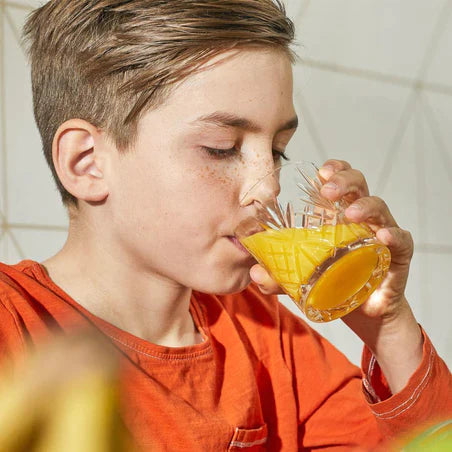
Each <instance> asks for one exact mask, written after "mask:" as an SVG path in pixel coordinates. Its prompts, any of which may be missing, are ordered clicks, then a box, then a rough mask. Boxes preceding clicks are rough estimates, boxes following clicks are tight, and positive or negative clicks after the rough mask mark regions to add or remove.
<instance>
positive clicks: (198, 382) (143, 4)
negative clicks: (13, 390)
mask: <svg viewBox="0 0 452 452" xmlns="http://www.w3.org/2000/svg"><path fill="white" fill-rule="evenodd" d="M25 33H26V38H27V39H28V41H29V44H30V60H31V66H32V83H33V97H34V108H35V117H36V121H37V123H38V127H39V129H40V132H41V136H42V141H43V147H44V153H45V156H46V158H47V161H48V162H49V165H50V167H51V169H52V172H53V174H54V176H55V179H56V182H57V185H58V188H59V190H60V193H61V195H62V199H63V201H64V203H65V204H66V205H67V207H68V211H69V216H70V227H69V233H68V239H67V242H66V244H65V245H64V247H63V249H62V250H61V251H60V252H59V253H57V254H56V255H55V256H53V257H51V258H50V259H48V260H46V261H45V262H43V263H42V264H39V263H36V262H32V261H24V262H22V263H19V264H18V265H16V266H6V265H2V266H1V267H0V269H1V271H2V272H3V273H2V274H1V275H2V277H1V281H0V282H1V286H0V287H1V289H0V290H1V292H0V300H1V304H0V319H1V322H0V339H1V348H0V351H1V355H3V356H4V357H8V358H10V359H12V360H13V361H14V360H15V359H19V357H20V356H22V355H24V354H25V352H26V350H25V345H24V343H25V338H27V340H29V341H31V343H32V344H34V345H36V344H39V342H40V341H41V340H42V338H43V337H47V336H49V335H51V334H53V333H52V332H53V331H54V329H55V327H57V328H58V329H61V330H63V331H72V330H73V329H75V328H82V327H84V326H87V325H94V326H95V327H96V328H97V329H99V330H100V331H101V332H102V333H103V334H105V335H106V336H107V337H109V338H110V339H111V341H112V342H113V344H114V345H115V346H116V347H117V348H118V349H119V350H120V351H121V353H122V355H123V357H124V359H123V367H122V385H123V399H124V419H125V422H126V424H127V426H128V428H129V429H130V430H131V432H132V433H133V435H134V436H135V438H136V439H137V441H138V442H139V444H140V445H141V446H142V447H143V448H145V449H146V448H152V450H171V451H174V450H215V451H216V450H225V449H229V450H234V449H236V450H238V449H245V450H259V449H268V450H297V449H307V450H311V449H314V448H315V449H325V450H326V449H329V448H331V449H332V448H335V450H349V449H350V448H351V447H353V446H354V445H360V446H363V447H373V446H375V445H376V444H377V443H378V442H379V441H381V439H382V436H383V435H399V434H400V433H401V432H403V431H404V430H407V429H409V428H411V427H412V426H413V423H419V424H421V423H423V422H432V421H435V420H437V419H439V418H442V417H445V416H447V415H449V414H450V412H451V403H450V399H448V398H447V397H444V394H447V393H448V391H449V390H450V384H451V379H450V374H449V372H448V370H447V367H446V366H445V364H444V363H443V361H442V360H441V359H440V358H439V357H438V356H437V354H436V352H435V350H434V348H433V347H432V345H431V343H430V341H429V339H428V338H427V337H426V336H425V334H423V332H422V331H421V330H420V328H419V326H418V325H417V323H416V320H415V318H414V317H413V314H412V312H411V310H410V308H409V305H408V303H407V301H406V299H405V297H404V288H405V284H406V279H407V275H408V268H409V263H410V259H411V256H412V250H413V245H412V240H411V237H410V234H409V233H408V232H406V231H403V230H401V229H400V228H399V227H398V226H397V224H396V222H395V220H394V219H393V217H392V216H391V214H390V212H389V210H388V208H387V207H386V205H385V204H384V202H383V201H382V200H380V199H378V198H375V197H371V196H369V193H368V189H367V185H366V182H365V179H364V177H363V175H362V174H361V173H360V172H358V171H356V170H354V169H351V168H350V165H349V164H347V163H346V162H342V161H338V160H331V161H328V162H326V164H325V165H324V166H323V168H322V170H321V171H322V175H323V176H324V177H325V179H326V180H327V181H328V183H327V184H326V185H325V186H324V187H323V189H322V193H323V194H324V196H325V197H328V198H329V199H332V200H336V199H339V198H341V197H346V198H347V199H348V200H349V201H350V202H352V205H351V207H349V209H348V210H347V212H346V213H347V216H348V217H349V218H350V219H351V220H353V221H357V222H361V221H366V222H368V223H371V224H372V226H373V227H374V229H375V230H376V231H377V237H378V238H379V239H380V240H381V241H382V242H383V243H384V244H386V245H387V246H388V247H389V248H390V250H391V254H392V264H391V268H390V271H389V273H388V276H387V278H386V279H385V281H384V282H383V284H382V285H381V287H380V288H379V289H378V291H377V292H375V294H374V295H373V296H372V297H371V299H370V300H369V301H368V302H367V303H366V304H365V305H364V306H363V307H362V308H360V309H359V310H357V311H355V312H353V313H351V314H349V315H348V316H347V317H346V318H345V323H346V324H347V325H348V326H349V327H350V328H352V330H353V331H354V332H355V333H356V334H358V335H359V337H360V338H361V339H362V340H363V342H364V343H365V345H366V348H365V352H364V357H363V370H364V379H363V389H364V394H365V396H366V398H367V401H366V400H365V398H364V397H363V394H362V389H361V379H360V373H359V371H358V370H357V369H356V368H355V367H354V366H352V365H351V364H350V363H349V362H348V361H347V360H346V359H345V358H344V357H343V356H342V355H341V354H340V353H339V352H338V351H336V350H335V349H334V348H333V347H332V346H331V345H330V344H328V343H327V342H326V341H325V340H324V339H323V338H321V337H319V335H318V334H316V333H315V332H314V331H313V330H311V329H310V328H309V327H308V326H307V325H306V324H305V323H304V322H303V321H302V320H300V319H299V318H297V317H295V316H293V315H291V314H290V313H289V312H288V311H287V310H286V309H284V307H282V306H281V305H279V304H278V302H277V298H276V296H275V295H274V294H276V293H277V292H278V290H279V289H278V288H277V287H276V285H275V284H274V283H273V282H272V281H271V279H270V278H269V276H268V275H267V274H266V273H265V271H264V270H263V269H262V268H261V267H259V266H258V265H255V261H254V260H253V259H252V258H251V257H250V256H248V255H245V254H244V253H243V252H242V251H241V250H240V249H239V248H238V247H237V246H236V245H235V243H234V240H233V239H232V234H233V231H234V227H235V226H236V224H235V223H234V222H235V221H236V216H235V213H236V211H237V209H238V208H239V200H240V199H242V197H243V194H244V193H246V192H247V190H248V189H249V188H250V187H251V186H252V185H253V184H254V183H255V182H256V181H257V180H258V179H259V178H260V177H261V176H263V175H264V174H266V173H267V172H268V171H270V170H271V169H272V168H274V167H275V165H279V164H281V159H283V158H286V156H285V155H284V150H285V147H286V146H287V144H288V142H289V140H290V138H291V136H292V135H293V133H294V132H295V128H296V125H297V119H296V114H295V111H294V107H293V104H292V72H291V62H292V61H293V54H292V52H291V50H290V44H291V42H292V40H293V27H292V24H291V22H290V21H289V20H288V19H287V17H286V16H285V13H284V10H283V8H282V6H281V4H279V2H273V1H271V0H199V1H196V2H193V1H191V0H173V1H170V2H167V1H159V0H129V1H119V0H97V1H96V0H91V1H88V0H70V1H69V0H58V1H56V0H52V1H50V2H48V3H47V4H45V5H44V6H43V7H41V8H39V9H38V10H36V11H35V12H34V13H33V14H32V16H31V17H30V18H29V20H28V22H27V24H26V27H25ZM258 201H259V200H258V199H253V200H250V201H249V204H247V205H241V206H240V208H241V209H243V211H244V212H245V211H246V210H249V209H251V208H252V206H253V203H254V202H258ZM250 277H251V278H253V279H254V282H255V283H257V284H258V285H259V288H258V286H257V285H256V284H254V283H253V284H250ZM214 294H217V295H214ZM218 294H220V295H218ZM270 294H272V295H270ZM377 362H378V364H377ZM383 375H384V376H383Z"/></svg>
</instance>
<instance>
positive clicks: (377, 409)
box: [362, 331, 452, 437]
mask: <svg viewBox="0 0 452 452" xmlns="http://www.w3.org/2000/svg"><path fill="white" fill-rule="evenodd" d="M422 333H423V335H424V346H423V358H422V362H421V364H420V365H419V367H418V368H417V369H416V371H415V372H414V374H413V375H412V376H411V378H410V380H409V381H408V383H407V385H406V386H405V388H403V390H402V391H400V392H399V393H397V394H394V395H391V393H390V391H389V389H388V386H387V383H386V380H385V378H384V375H383V374H382V372H381V370H380V368H379V366H378V362H377V361H376V360H375V357H374V356H373V355H372V354H371V352H370V350H369V349H368V348H367V347H365V348H364V352H363V359H362V369H363V389H364V393H365V394H366V398H367V400H368V402H369V407H370V409H371V411H372V413H373V415H374V416H375V418H376V420H377V423H378V427H379V429H380V431H381V432H382V433H383V434H384V435H385V436H386V437H394V436H400V435H401V434H402V433H404V432H410V431H412V430H413V429H416V428H425V427H428V426H429V425H431V424H435V423H439V422H441V421H443V420H445V419H449V418H450V417H451V416H452V376H451V373H450V372H449V369H448V368H447V365H446V364H445V362H444V361H443V360H442V359H441V358H440V357H439V356H438V354H437V352H436V350H435V348H434V347H433V345H432V343H431V341H430V339H429V337H428V336H427V335H426V334H425V331H422Z"/></svg>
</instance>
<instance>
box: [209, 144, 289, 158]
mask: <svg viewBox="0 0 452 452" xmlns="http://www.w3.org/2000/svg"><path fill="white" fill-rule="evenodd" d="M202 148H203V149H204V150H205V151H206V152H207V153H208V154H209V155H210V156H213V157H217V158H220V159H227V158H229V157H232V156H233V155H234V154H236V153H237V152H239V151H238V150H237V149H236V148H231V149H214V148H208V147H206V146H202ZM273 155H274V156H275V157H277V158H282V159H284V160H290V158H289V157H287V155H286V154H285V153H284V152H281V151H277V150H276V149H273Z"/></svg>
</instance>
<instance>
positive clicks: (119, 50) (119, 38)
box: [24, 0, 294, 205]
mask: <svg viewBox="0 0 452 452" xmlns="http://www.w3.org/2000/svg"><path fill="white" fill-rule="evenodd" d="M293 39H294V26H293V23H292V22H291V21H290V19H289V18H288V17H287V16H286V13H285V9H284V5H283V4H282V3H281V1H280V0H196V1H193V0H167V1H164V0H51V1H49V2H48V3H46V4H45V5H44V6H42V7H40V8H38V9H36V10H35V11H33V12H32V13H31V15H30V16H29V18H28V20H27V22H26V24H25V28H24V40H25V42H26V43H27V44H28V49H29V50H28V53H29V58H30V62H31V74H32V75H31V78H32V88H33V105H34V114H35V119H36V123H37V125H38V128H39V131H40V133H41V138H42V143H43V150H44V154H45V157H46V159H47V163H48V164H49V166H50V168H51V170H52V173H53V176H54V178H55V181H56V183H57V186H58V189H59V191H60V193H61V196H62V199H63V202H64V203H65V204H75V205H76V204H77V200H76V199H75V198H74V197H73V196H72V195H71V194H70V193H68V192H67V191H66V190H65V189H64V187H63V186H62V184H61V182H60V181H59V179H58V177H57V175H56V172H55V168H54V165H53V162H52V142H53V137H54V135H55V133H56V131H57V129H58V127H59V126H60V125H61V124H62V123H63V122H64V121H66V120H68V119H71V118H80V119H84V120H86V121H89V122H90V123H92V124H93V125H94V126H96V127H99V128H102V129H104V130H106V132H107V133H108V134H109V136H111V137H112V139H113V140H114V142H115V144H116V146H117V147H118V148H119V149H121V150H125V149H127V148H128V147H129V146H130V145H131V144H132V143H133V140H134V138H135V137H136V133H137V125H138V122H139V119H140V116H141V114H142V113H143V112H145V111H147V110H149V109H150V108H155V107H157V106H158V105H160V104H161V103H162V102H163V100H164V99H165V96H167V95H168V94H169V91H170V87H171V86H173V85H174V84H175V83H176V82H179V81H181V80H183V79H184V78H186V77H187V76H188V75H190V74H192V73H194V72H195V71H196V70H197V69H198V68H199V67H200V66H201V65H202V64H203V63H205V62H207V61H208V60H209V59H210V58H212V57H213V56H215V55H218V54H220V53H221V52H224V51H226V50H229V49H232V48H237V47H242V46H256V45H257V46H264V47H272V48H277V49H281V50H283V51H285V52H286V53H287V54H288V55H289V57H290V58H291V61H293V60H294V52H293V51H292V50H291V49H290V45H291V44H292V42H293Z"/></svg>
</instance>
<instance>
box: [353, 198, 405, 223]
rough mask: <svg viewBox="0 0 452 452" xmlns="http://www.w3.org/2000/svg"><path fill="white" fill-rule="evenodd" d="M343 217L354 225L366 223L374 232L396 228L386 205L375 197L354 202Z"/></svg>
mask: <svg viewBox="0 0 452 452" xmlns="http://www.w3.org/2000/svg"><path fill="white" fill-rule="evenodd" d="M345 216H346V217H347V218H348V219H349V220H350V221H353V222H354V223H367V224H368V225H369V226H370V227H371V228H372V229H373V230H374V231H375V232H376V231H378V230H379V229H381V228H390V227H398V225H397V222H396V221H395V219H394V217H393V216H392V214H391V212H390V210H389V208H388V206H387V204H386V203H385V202H384V201H383V200H382V199H381V198H379V197H377V196H368V197H366V198H360V199H358V200H356V201H355V202H354V203H353V204H352V205H351V206H349V207H348V208H347V209H346V210H345Z"/></svg>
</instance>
